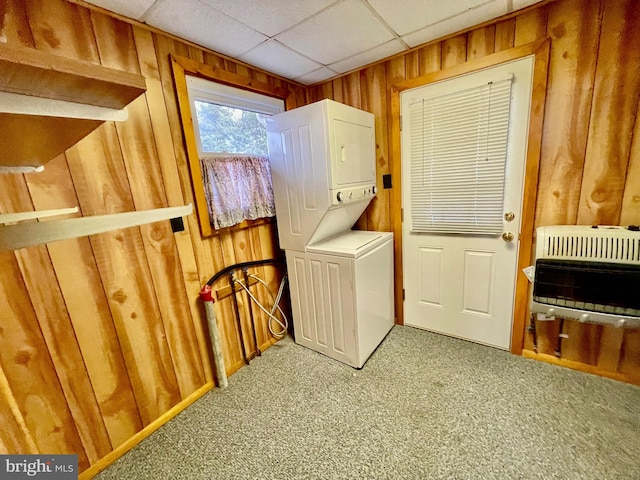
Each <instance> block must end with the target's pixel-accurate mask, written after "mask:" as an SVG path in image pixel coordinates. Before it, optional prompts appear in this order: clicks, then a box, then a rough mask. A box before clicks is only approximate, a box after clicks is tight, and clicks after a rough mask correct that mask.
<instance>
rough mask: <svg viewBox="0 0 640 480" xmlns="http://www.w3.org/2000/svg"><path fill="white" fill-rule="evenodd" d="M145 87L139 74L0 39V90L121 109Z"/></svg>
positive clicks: (143, 90)
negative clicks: (4, 42)
mask: <svg viewBox="0 0 640 480" xmlns="http://www.w3.org/2000/svg"><path fill="white" fill-rule="evenodd" d="M145 90H146V83H145V80H144V77H143V76H142V75H138V74H135V73H131V72H126V71H122V70H115V69H113V68H108V67H103V66H102V65H96V64H93V63H89V62H85V61H81V60H75V59H72V58H66V57H61V56H58V55H52V54H50V53H47V52H41V51H39V50H36V49H34V48H26V47H15V46H9V45H6V44H1V43H0V91H4V92H12V93H19V94H22V95H31V96H36V97H42V98H52V99H55V100H64V101H67V102H75V103H82V104H87V105H94V106H99V107H107V108H113V109H122V108H124V107H125V106H127V105H128V104H129V103H131V102H132V101H133V100H135V99H136V98H137V97H139V96H140V95H141V94H142V93H144V92H145Z"/></svg>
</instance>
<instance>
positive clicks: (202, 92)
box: [186, 74, 284, 157]
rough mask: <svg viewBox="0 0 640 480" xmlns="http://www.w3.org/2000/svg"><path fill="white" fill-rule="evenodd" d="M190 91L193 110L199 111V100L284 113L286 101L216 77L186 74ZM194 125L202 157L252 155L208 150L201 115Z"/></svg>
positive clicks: (263, 112) (245, 108) (274, 113)
mask: <svg viewBox="0 0 640 480" xmlns="http://www.w3.org/2000/svg"><path fill="white" fill-rule="evenodd" d="M186 79H187V91H188V93H189V107H190V108H191V112H194V111H195V110H196V105H195V103H196V102H197V101H199V102H203V103H213V104H216V105H223V106H226V107H231V108H236V109H242V110H247V111H251V112H256V113H261V114H265V115H276V114H278V113H282V112H284V100H283V99H281V98H276V97H272V96H269V95H265V94H263V93H258V92H252V91H249V90H245V89H242V88H238V87H235V86H231V85H225V84H223V83H220V82H216V81H214V80H210V79H207V78H202V77H198V76H195V75H191V74H186ZM192 122H193V128H194V132H195V134H196V146H197V147H198V153H199V155H200V156H206V157H216V156H221V155H225V154H229V155H236V154H237V155H248V154H247V153H245V152H205V151H204V150H203V149H202V140H201V136H200V124H199V121H198V116H197V115H195V116H193V117H192Z"/></svg>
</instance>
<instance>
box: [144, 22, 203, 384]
mask: <svg viewBox="0 0 640 480" xmlns="http://www.w3.org/2000/svg"><path fill="white" fill-rule="evenodd" d="M133 33H134V38H135V43H136V49H137V51H138V58H139V62H140V69H141V73H142V74H143V75H144V77H145V79H146V82H147V92H146V99H147V105H148V108H149V116H150V118H151V126H152V128H153V133H154V138H155V143H156V151H157V154H158V160H159V162H160V170H161V172H162V178H163V181H164V190H165V193H166V196H167V202H168V205H169V206H179V205H183V204H184V203H185V198H184V194H183V192H182V187H181V185H180V175H179V173H178V167H177V165H176V153H175V150H174V146H173V142H172V141H171V127H170V125H169V118H168V112H167V107H166V104H165V101H164V95H163V91H162V82H161V80H160V73H159V71H158V63H157V59H156V55H155V48H154V45H153V36H152V35H151V32H149V31H148V30H143V29H142V28H138V27H136V28H134V31H133ZM184 227H185V230H184V232H176V233H175V241H176V247H177V249H178V255H179V256H180V265H181V272H182V276H183V282H184V288H185V291H186V293H187V298H188V301H189V310H190V312H191V318H192V321H193V326H194V330H195V333H196V336H197V341H198V350H199V353H200V359H201V364H202V368H203V370H204V375H205V378H206V380H207V381H211V380H212V378H213V372H212V366H211V365H212V360H211V359H210V357H209V353H208V350H209V347H208V333H207V327H206V319H205V318H204V317H203V313H202V308H201V305H200V301H199V295H198V292H199V290H200V287H201V285H200V282H199V277H200V276H199V273H198V265H197V264H196V258H195V253H194V251H193V245H192V243H191V227H190V225H189V222H188V221H186V222H184Z"/></svg>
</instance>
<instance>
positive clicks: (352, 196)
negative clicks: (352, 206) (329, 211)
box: [331, 185, 378, 205]
mask: <svg viewBox="0 0 640 480" xmlns="http://www.w3.org/2000/svg"><path fill="white" fill-rule="evenodd" d="M332 193H333V195H332V196H331V197H332V199H331V205H345V204H347V203H351V202H359V201H361V200H371V199H372V198H373V197H375V196H376V193H378V189H377V187H376V186H375V185H365V186H359V187H352V188H343V189H340V190H332Z"/></svg>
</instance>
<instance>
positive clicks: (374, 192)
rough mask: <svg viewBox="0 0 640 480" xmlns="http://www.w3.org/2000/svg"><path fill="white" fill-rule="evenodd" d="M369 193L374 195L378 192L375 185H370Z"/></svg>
mask: <svg viewBox="0 0 640 480" xmlns="http://www.w3.org/2000/svg"><path fill="white" fill-rule="evenodd" d="M371 193H373V194H374V195H375V194H376V193H378V187H376V186H375V185H374V186H373V187H371Z"/></svg>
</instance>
